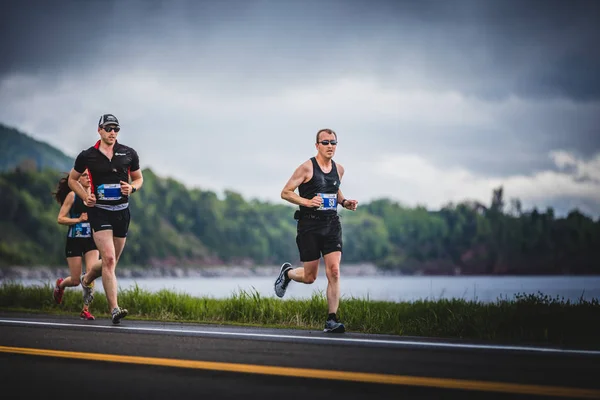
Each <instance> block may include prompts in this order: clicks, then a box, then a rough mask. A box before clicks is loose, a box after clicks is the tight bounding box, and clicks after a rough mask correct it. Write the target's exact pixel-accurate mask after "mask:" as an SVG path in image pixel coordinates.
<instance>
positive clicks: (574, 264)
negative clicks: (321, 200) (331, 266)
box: [0, 168, 600, 274]
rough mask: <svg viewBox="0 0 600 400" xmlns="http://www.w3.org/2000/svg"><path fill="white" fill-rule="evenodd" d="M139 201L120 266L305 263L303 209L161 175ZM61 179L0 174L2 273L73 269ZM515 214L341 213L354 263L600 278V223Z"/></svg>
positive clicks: (374, 207)
mask: <svg viewBox="0 0 600 400" xmlns="http://www.w3.org/2000/svg"><path fill="white" fill-rule="evenodd" d="M143 173H144V187H143V189H142V190H140V191H139V192H137V193H136V194H135V195H133V196H131V203H130V204H131V214H132V222H131V226H130V233H129V235H128V239H127V240H128V244H127V247H126V251H125V252H124V253H123V256H122V259H121V262H120V264H121V265H124V266H125V265H129V266H133V265H135V266H141V267H150V266H175V265H177V266H206V265H211V266H214V265H248V266H253V265H267V264H268V265H273V264H280V263H282V262H283V261H292V262H295V263H297V262H298V252H297V248H296V242H295V235H296V230H295V226H296V225H295V224H296V221H294V219H293V217H292V216H293V211H294V208H293V207H291V206H289V205H287V204H283V202H282V204H272V203H269V202H263V201H259V200H255V199H252V200H246V199H244V198H243V196H241V195H240V194H239V193H236V192H234V191H225V192H224V193H223V194H222V195H220V196H219V195H217V193H215V192H213V191H205V190H201V189H197V188H193V189H189V188H187V187H185V186H184V185H183V184H182V183H180V182H178V181H177V180H174V179H171V178H162V177H159V176H157V175H156V174H154V172H153V171H152V170H151V169H146V170H144V171H143ZM61 176H64V175H61V173H59V172H57V171H56V170H53V169H43V170H41V171H40V170H36V169H34V168H16V169H14V170H12V171H6V172H2V173H0V210H2V212H1V214H0V266H12V265H23V266H36V265H63V264H64V243H65V235H66V228H65V227H64V226H60V225H58V224H57V223H56V217H57V214H58V210H59V205H58V204H57V203H56V202H55V201H54V200H53V198H52V195H51V192H52V191H53V190H54V189H55V186H56V183H57V182H58V180H59V179H60V177H61ZM513 203H514V205H516V206H515V207H513V210H512V211H511V212H507V210H506V207H505V200H504V193H503V189H502V187H500V188H497V189H495V190H494V191H493V193H492V194H491V199H490V204H489V205H484V204H481V203H478V202H473V201H465V202H460V203H457V204H451V203H449V204H447V205H446V206H444V207H442V208H441V209H440V210H435V211H431V210H427V209H426V208H424V207H406V206H404V205H402V204H400V203H398V202H395V201H392V200H390V199H385V198H384V199H378V200H374V201H372V202H370V203H367V204H363V205H361V207H360V208H359V210H358V211H356V212H353V213H352V212H348V211H346V210H340V215H341V218H342V223H343V240H344V255H343V262H345V263H362V262H369V263H374V264H375V265H377V266H378V267H380V268H381V269H383V270H387V271H390V272H395V273H404V274H419V273H424V274H458V273H460V274H595V273H599V272H600V219H599V220H597V221H594V220H593V219H592V218H590V217H589V216H586V215H584V214H582V213H580V212H579V211H578V210H573V211H571V212H570V213H569V214H568V215H567V216H565V217H560V218H559V217H556V216H555V215H554V211H553V209H552V208H548V209H546V210H543V211H540V210H538V209H533V210H530V211H523V210H521V207H520V203H519V201H518V200H513Z"/></svg>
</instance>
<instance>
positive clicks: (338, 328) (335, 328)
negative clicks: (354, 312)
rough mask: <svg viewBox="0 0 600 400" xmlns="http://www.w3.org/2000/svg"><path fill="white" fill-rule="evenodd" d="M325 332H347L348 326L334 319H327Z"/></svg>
mask: <svg viewBox="0 0 600 400" xmlns="http://www.w3.org/2000/svg"><path fill="white" fill-rule="evenodd" d="M323 332H325V333H344V332H346V327H345V326H344V324H342V323H341V322H338V321H334V320H332V319H328V320H327V321H325V329H323Z"/></svg>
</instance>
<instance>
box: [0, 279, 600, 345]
mask: <svg viewBox="0 0 600 400" xmlns="http://www.w3.org/2000/svg"><path fill="white" fill-rule="evenodd" d="M119 304H120V305H121V306H122V307H126V308H127V309H128V310H129V313H130V314H129V316H128V318H133V319H148V320H160V321H178V322H196V323H216V324H240V325H242V324H244V325H256V326H269V327H286V328H297V329H318V330H320V329H322V326H323V323H324V319H325V316H326V313H327V302H326V299H325V296H324V295H323V294H315V295H313V297H312V298H311V299H308V300H293V299H291V300H280V299H276V298H265V297H262V296H260V295H259V294H258V293H256V292H254V291H239V292H237V293H235V294H233V295H232V296H231V297H229V298H227V299H214V298H210V297H192V296H190V295H187V294H184V293H175V292H172V291H167V290H163V291H160V292H157V293H151V292H148V291H145V290H142V289H140V288H138V287H135V288H132V289H128V290H123V291H120V293H119ZM0 309H3V310H18V311H36V312H47V313H65V312H66V313H70V314H73V315H78V313H79V311H80V310H81V290H80V289H79V288H77V289H67V290H66V291H65V295H64V298H63V304H61V305H56V304H54V301H53V300H52V287H51V286H50V285H43V286H29V287H24V286H22V285H21V284H15V283H3V284H2V285H0ZM91 311H92V313H93V314H95V315H96V317H108V314H107V312H108V305H107V303H106V297H105V296H104V294H102V293H99V294H97V295H96V298H95V300H94V303H93V304H92V307H91ZM339 315H340V317H341V320H342V321H343V322H344V323H345V324H346V327H347V329H348V330H349V331H351V332H365V333H382V334H394V335H405V336H425V337H441V338H463V339H477V340H486V341H494V342H502V343H521V344H550V345H562V346H568V347H573V348H600V324H599V323H598V321H600V302H599V300H598V299H593V300H591V301H587V300H583V299H580V300H579V301H577V302H570V301H565V300H563V299H559V298H550V297H548V296H545V295H543V294H541V293H540V294H537V295H518V296H516V297H515V298H513V299H498V300H497V301H496V302H494V303H481V302H476V301H467V300H462V299H453V300H431V301H416V302H403V303H393V302H383V301H372V300H369V299H368V298H365V299H357V298H346V299H342V301H341V303H340V310H339Z"/></svg>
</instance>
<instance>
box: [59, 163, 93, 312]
mask: <svg viewBox="0 0 600 400" xmlns="http://www.w3.org/2000/svg"><path fill="white" fill-rule="evenodd" d="M79 183H81V185H82V186H83V187H84V188H85V189H86V190H87V191H88V192H89V191H90V177H89V174H88V171H85V172H84V173H83V174H81V177H80V178H79ZM52 194H53V195H54V198H55V199H56V201H57V202H58V203H59V204H60V205H61V207H60V211H59V212H58V223H59V224H61V225H67V226H68V227H69V229H68V231H67V241H66V246H65V256H66V258H67V264H68V265H69V271H70V272H71V275H70V276H68V277H66V278H64V279H63V278H58V279H57V280H56V285H55V287H54V293H53V296H54V301H55V302H56V303H57V304H61V303H62V298H63V294H64V292H65V288H66V287H75V286H79V284H80V282H81V278H80V277H81V275H82V268H83V259H84V258H85V266H86V270H87V269H90V268H91V267H92V266H93V265H94V264H99V263H100V262H101V261H100V252H99V251H98V249H97V248H96V244H95V243H94V239H93V238H92V230H91V228H90V223H89V222H87V219H88V218H87V207H86V205H85V204H84V203H83V200H82V199H81V198H80V197H78V196H77V195H76V194H75V192H73V191H71V189H70V188H69V184H68V178H67V177H65V178H62V179H61V180H60V181H59V182H58V185H57V187H56V192H54V193H52ZM79 316H80V317H81V319H85V320H94V319H95V317H94V316H93V315H92V314H91V313H90V310H89V304H86V303H85V302H84V304H83V309H82V310H81V314H79Z"/></svg>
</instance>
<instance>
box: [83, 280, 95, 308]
mask: <svg viewBox="0 0 600 400" xmlns="http://www.w3.org/2000/svg"><path fill="white" fill-rule="evenodd" d="M84 276H85V274H83V275H81V288H82V289H83V304H85V305H86V306H87V305H90V303H91V302H92V301H93V300H94V283H95V282H92V283H91V284H89V285H87V286H86V285H85V284H84V283H83V277H84Z"/></svg>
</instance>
